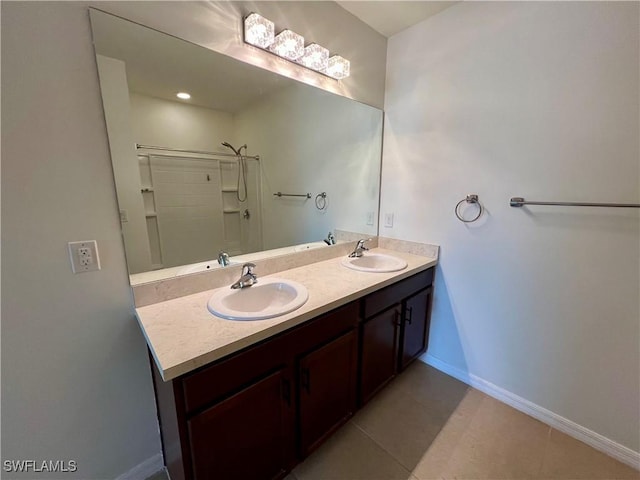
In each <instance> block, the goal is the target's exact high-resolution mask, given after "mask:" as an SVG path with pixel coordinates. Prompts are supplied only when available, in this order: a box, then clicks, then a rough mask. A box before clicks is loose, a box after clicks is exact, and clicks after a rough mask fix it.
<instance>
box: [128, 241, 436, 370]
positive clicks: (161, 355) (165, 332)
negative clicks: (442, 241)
mask: <svg viewBox="0 0 640 480" xmlns="http://www.w3.org/2000/svg"><path fill="white" fill-rule="evenodd" d="M371 252H372V253H386V254H388V255H393V256H395V257H399V258H402V259H404V260H406V262H407V264H408V266H407V268H405V269H404V270H401V271H397V272H389V273H367V272H360V271H356V270H351V269H348V268H346V267H344V266H342V265H341V264H340V262H341V260H342V257H337V258H332V259H329V260H325V261H321V262H317V263H312V264H310V265H305V266H303V267H298V268H293V269H290V270H285V271H282V272H278V273H275V274H273V275H268V276H265V277H263V278H269V277H278V278H283V279H287V280H293V281H296V282H299V283H301V284H303V285H304V286H305V287H306V288H307V290H308V291H309V299H308V300H307V302H306V303H305V304H304V305H303V306H302V307H300V308H299V309H297V310H295V311H293V312H291V313H288V314H286V315H282V316H279V317H275V318H270V319H267V320H254V321H233V320H225V319H223V318H220V317H216V316H215V315H212V314H211V313H210V312H209V310H208V309H207V302H208V301H209V298H210V297H211V295H212V294H213V293H214V291H215V290H217V289H212V290H208V291H205V292H200V293H196V294H193V295H187V296H184V297H180V298H175V299H173V300H168V301H166V302H160V303H155V304H153V305H147V306H145V307H139V308H137V309H136V316H137V318H138V322H139V323H140V327H141V328H142V331H143V333H144V336H145V338H146V340H147V344H148V345H149V348H150V350H151V352H152V355H153V357H154V359H155V362H156V365H157V367H158V370H159V371H160V374H161V375H162V378H163V379H164V380H165V381H168V380H171V379H174V378H176V377H178V376H180V375H183V374H185V373H188V372H190V371H192V370H195V369H196V368H198V367H201V366H203V365H206V364H208V363H210V362H212V361H214V360H217V359H220V358H222V357H224V356H226V355H229V354H231V353H234V352H236V351H239V350H241V349H243V348H245V347H247V346H249V345H252V344H254V343H257V342H259V341H261V340H264V339H266V338H269V337H271V336H273V335H275V334H277V333H280V332H283V331H285V330H287V329H289V328H291V327H294V326H296V325H299V324H301V323H303V322H305V321H307V320H310V319H312V318H315V317H317V316H319V315H321V314H323V313H325V312H328V311H330V310H333V309H334V308H337V307H339V306H341V305H345V304H347V303H349V302H351V301H353V300H356V299H358V298H361V297H363V296H365V295H367V294H369V293H371V292H374V291H375V290H378V289H380V288H382V287H385V286H387V285H390V284H392V283H394V282H396V281H398V280H402V279H403V278H407V277H410V276H411V275H414V274H416V273H418V272H421V271H423V270H426V269H427V268H429V267H432V266H434V265H435V264H436V263H437V260H436V259H435V258H431V257H424V256H419V255H413V254H410V253H404V252H398V251H395V250H386V249H383V248H376V249H372V250H371ZM256 273H257V274H258V279H259V278H260V272H259V271H257V272H256ZM222 288H229V286H224V287H222Z"/></svg>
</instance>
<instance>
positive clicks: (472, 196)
mask: <svg viewBox="0 0 640 480" xmlns="http://www.w3.org/2000/svg"><path fill="white" fill-rule="evenodd" d="M464 202H466V203H475V204H476V205H478V214H477V215H476V216H475V217H473V218H472V219H470V220H466V219H465V218H463V217H462V215H461V214H460V211H459V210H460V205H462V204H463V203H464ZM483 211H484V209H483V208H482V204H481V203H480V200H478V195H476V194H475V193H473V194H470V195H467V196H466V197H465V198H463V199H462V200H460V201H459V202H458V203H457V204H456V208H455V209H454V213H455V214H456V217H458V220H460V221H461V222H464V223H471V222H475V221H476V220H478V219H479V218H480V217H481V216H482V212H483Z"/></svg>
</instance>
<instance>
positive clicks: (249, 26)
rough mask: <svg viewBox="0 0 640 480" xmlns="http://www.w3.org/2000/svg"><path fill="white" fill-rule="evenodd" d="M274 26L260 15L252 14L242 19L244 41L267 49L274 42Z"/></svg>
mask: <svg viewBox="0 0 640 480" xmlns="http://www.w3.org/2000/svg"><path fill="white" fill-rule="evenodd" d="M274 31H275V30H274V25H273V22H272V21H271V20H267V19H266V18H264V17H263V16H262V15H258V14H257V13H252V14H251V15H249V16H248V17H247V18H245V19H244V41H245V42H246V43H249V44H251V45H255V46H256V47H259V48H263V49H266V48H269V47H270V46H271V44H272V43H273V40H274Z"/></svg>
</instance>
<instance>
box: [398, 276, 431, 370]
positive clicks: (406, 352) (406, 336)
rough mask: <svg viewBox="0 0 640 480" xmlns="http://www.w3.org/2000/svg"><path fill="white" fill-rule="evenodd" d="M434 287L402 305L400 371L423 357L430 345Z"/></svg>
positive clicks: (419, 293)
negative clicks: (430, 321)
mask: <svg viewBox="0 0 640 480" xmlns="http://www.w3.org/2000/svg"><path fill="white" fill-rule="evenodd" d="M431 292H432V287H427V288H425V289H423V290H421V291H419V292H418V293H416V294H415V295H412V296H411V297H409V298H407V299H406V300H405V301H404V302H403V304H402V323H401V327H400V330H401V338H402V343H401V345H400V350H399V356H398V367H399V370H400V371H402V370H404V369H405V368H406V367H407V365H409V364H410V363H411V362H412V361H413V360H415V359H416V358H418V357H419V356H420V355H422V354H423V353H424V352H425V351H426V350H427V346H428V343H429V320H430V315H431V301H432V294H431Z"/></svg>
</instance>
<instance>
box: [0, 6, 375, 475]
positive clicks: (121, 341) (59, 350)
mask: <svg viewBox="0 0 640 480" xmlns="http://www.w3.org/2000/svg"><path fill="white" fill-rule="evenodd" d="M88 5H89V4H88V3H82V2H42V3H39V2H2V4H1V8H2V28H1V32H2V97H3V99H2V169H3V171H2V267H3V268H2V283H3V291H2V294H3V295H2V335H1V336H2V349H1V350H2V440H3V442H2V458H3V460H5V459H35V460H49V459H51V460H56V459H62V460H65V459H66V460H68V459H74V460H76V461H77V462H78V471H77V472H76V473H75V474H73V475H71V474H69V473H65V474H61V475H58V477H59V478H82V479H86V478H92V479H107V478H115V477H117V476H118V475H120V474H122V473H124V472H128V471H131V469H132V468H135V467H136V466H141V470H138V474H137V477H138V478H140V477H144V471H145V466H146V467H149V466H150V467H151V468H153V466H154V465H157V460H158V457H157V455H158V454H159V452H160V442H159V434H158V425H157V422H156V417H155V408H154V400H153V391H152V387H151V376H150V371H149V363H148V358H147V354H146V350H145V343H144V340H143V338H142V335H141V334H140V331H139V329H138V326H137V324H136V322H135V320H134V317H133V300H132V297H131V291H130V288H129V284H128V275H127V268H126V264H125V258H124V247H123V244H122V238H121V234H120V225H119V218H118V209H117V205H116V195H115V191H114V188H113V174H112V171H111V161H110V158H109V151H108V142H107V135H106V128H105V123H104V116H103V112H102V106H101V100H100V89H99V83H98V76H97V71H96V62H95V58H94V53H93V48H92V44H91V32H90V27H89V16H88V11H87V7H88ZM99 6H100V7H101V8H103V9H107V10H108V11H112V12H113V13H120V14H122V15H124V16H129V15H128V14H129V13H130V14H131V16H133V17H135V18H134V19H135V20H137V21H139V22H141V23H144V24H148V25H151V26H155V27H163V26H164V27H168V28H167V29H166V30H167V31H170V33H173V34H175V35H178V36H182V37H187V38H189V39H190V40H195V41H200V42H201V43H206V40H207V35H209V38H214V39H215V41H217V42H218V43H225V42H226V43H227V44H230V45H231V44H233V45H235V46H236V49H241V46H239V43H238V38H240V37H239V31H238V25H239V24H238V23H237V21H236V19H233V18H232V19H231V20H232V21H233V22H236V23H229V18H228V10H227V8H228V7H227V5H226V4H216V3H212V2H202V3H192V2H184V3H183V2H167V3H166V4H165V3H163V2H160V3H155V2H149V3H147V2H114V3H109V4H106V3H100V4H99ZM276 6H277V4H276V5H275V6H274V5H272V8H275V7H276ZM307 8H308V9H309V10H310V11H311V12H312V13H313V12H315V11H316V10H317V9H318V8H320V9H322V8H333V7H330V6H328V5H325V6H324V7H323V6H322V5H315V4H314V5H310V6H309V7H307V6H305V4H304V2H300V3H295V4H294V3H287V5H286V9H285V8H282V12H281V17H282V18H288V14H289V10H290V9H291V11H292V17H291V18H292V19H295V18H298V19H300V18H303V16H302V13H303V12H304V11H305V9H307ZM336 8H338V7H337V6H336ZM340 11H342V15H343V16H342V17H340ZM332 15H333V17H335V18H330V19H329V17H327V16H319V17H314V18H315V19H316V20H314V23H315V24H317V23H322V24H323V27H322V28H323V30H324V31H325V32H330V33H331V34H334V36H335V37H336V38H338V37H340V42H341V43H342V45H343V46H344V47H345V50H349V51H352V52H356V51H357V50H358V49H359V48H360V45H363V44H366V43H367V40H368V37H372V36H373V37H374V38H375V39H378V40H377V41H379V39H380V36H378V35H376V34H374V33H372V31H370V30H366V29H362V28H360V30H359V31H358V30H357V28H358V27H357V25H356V24H357V21H356V20H355V18H354V17H352V16H350V15H349V14H347V13H346V12H344V11H343V10H340V9H338V10H333V14H332ZM317 18H320V19H322V22H317ZM334 19H335V20H336V21H335V22H334ZM325 20H326V21H325ZM349 23H351V24H352V25H356V27H355V28H356V29H355V30H352V32H351V34H350V35H349V36H348V37H347V36H344V35H335V34H336V33H338V32H341V31H346V30H347V28H345V25H346V24H349ZM220 25H233V27H229V28H228V29H226V30H225V29H222V30H220V29H219V28H218V27H219V26H220ZM314 28H315V27H313V26H309V27H308V29H309V30H310V31H312V30H313V29H314ZM230 32H231V33H230ZM355 32H357V33H355ZM231 35H232V36H231ZM382 40H383V39H382ZM381 43H382V45H383V46H384V41H382V42H381ZM367 51H368V52H369V54H368V60H364V63H367V62H369V63H368V65H369V66H372V65H373V66H376V67H375V68H373V70H371V69H369V70H367V69H365V73H366V74H363V71H360V70H359V67H358V68H356V69H355V70H354V74H353V78H352V83H350V85H354V86H355V88H359V87H360V86H362V87H363V91H366V92H369V93H372V92H374V93H373V96H374V97H376V98H378V99H380V98H381V95H382V90H381V89H380V88H379V86H380V85H383V84H384V79H382V78H381V76H380V75H377V74H376V72H377V71H380V72H381V71H383V69H384V55H385V52H384V51H380V53H379V54H376V52H375V51H373V50H367ZM245 55H246V52H245ZM347 55H348V54H347ZM345 56H346V55H345ZM353 59H354V57H352V60H353ZM354 63H355V64H357V63H356V62H354ZM354 66H355V65H354ZM380 67H381V69H380ZM367 85H375V87H374V88H368V87H367ZM375 92H377V93H375ZM86 239H96V240H97V241H98V245H99V248H100V256H101V261H102V270H101V271H100V272H93V273H85V274H81V275H73V274H72V273H71V269H70V266H69V259H68V253H67V246H66V243H67V242H68V241H72V240H86ZM144 462H148V463H146V464H145V463H144ZM3 476H8V475H4V474H3ZM16 477H18V475H16ZM29 477H34V475H33V474H31V475H28V474H25V475H22V478H29ZM49 477H50V478H54V477H55V475H53V474H52V475H49Z"/></svg>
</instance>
